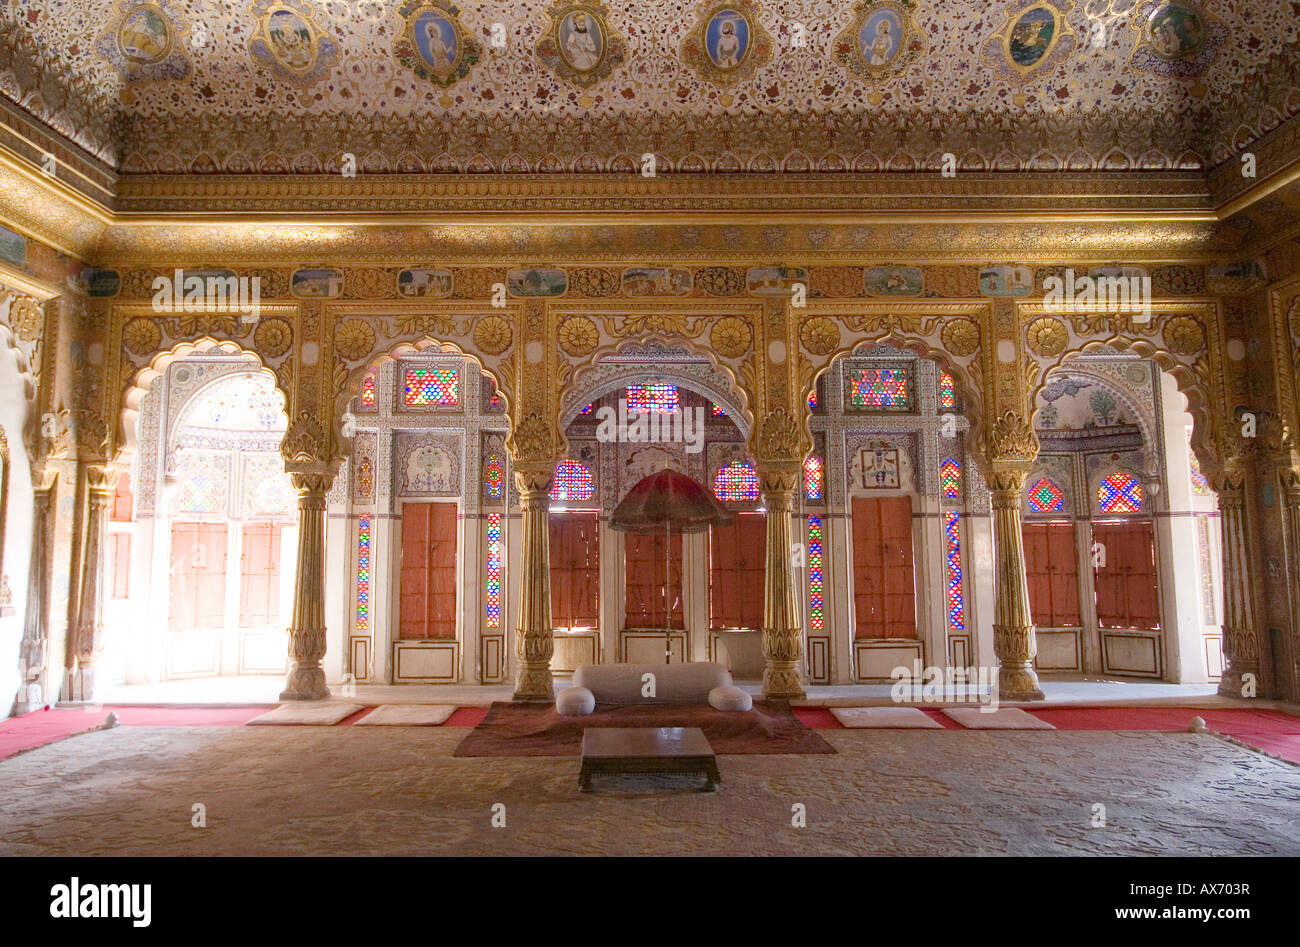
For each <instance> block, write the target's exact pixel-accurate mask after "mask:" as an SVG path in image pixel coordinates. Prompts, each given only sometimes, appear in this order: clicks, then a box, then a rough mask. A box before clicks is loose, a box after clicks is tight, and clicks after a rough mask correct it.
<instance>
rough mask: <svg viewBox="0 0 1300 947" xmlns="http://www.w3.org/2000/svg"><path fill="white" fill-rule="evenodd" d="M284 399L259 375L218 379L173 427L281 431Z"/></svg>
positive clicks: (271, 382)
mask: <svg viewBox="0 0 1300 947" xmlns="http://www.w3.org/2000/svg"><path fill="white" fill-rule="evenodd" d="M287 424H288V421H287V420H286V419H285V414H284V397H283V396H282V395H281V394H280V392H279V391H278V390H277V389H276V387H275V382H274V381H272V380H271V379H270V378H268V377H267V376H266V375H263V374H262V373H260V372H257V373H254V374H243V373H240V374H237V375H230V376H227V377H225V378H220V379H218V380H217V381H214V382H213V383H212V384H210V385H208V386H207V387H205V388H204V389H203V390H202V391H201V392H200V393H199V394H198V395H197V396H196V397H195V398H194V400H193V401H191V402H190V403H189V404H188V405H187V406H186V407H185V411H184V413H183V414H182V415H181V418H180V420H179V421H178V422H177V426H178V427H181V428H208V429H212V428H216V429H219V430H222V431H283V430H284V429H285V426H286V425H287Z"/></svg>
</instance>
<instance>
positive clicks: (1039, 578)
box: [1023, 523, 1079, 628]
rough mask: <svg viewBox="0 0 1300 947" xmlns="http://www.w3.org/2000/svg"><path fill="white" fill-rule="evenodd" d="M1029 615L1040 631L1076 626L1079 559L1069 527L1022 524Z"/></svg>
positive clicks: (1070, 527) (1077, 620)
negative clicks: (1042, 629) (1041, 629)
mask: <svg viewBox="0 0 1300 947" xmlns="http://www.w3.org/2000/svg"><path fill="white" fill-rule="evenodd" d="M1023 535H1024V540H1025V574H1026V576H1027V578H1028V579H1029V614H1030V615H1031V616H1032V617H1033V621H1034V624H1035V625H1038V626H1039V627H1042V628H1077V627H1078V626H1079V557H1078V548H1077V547H1076V546H1075V541H1074V524H1073V523H1025V524H1024V529H1023Z"/></svg>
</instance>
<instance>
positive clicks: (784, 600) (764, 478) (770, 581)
mask: <svg viewBox="0 0 1300 947" xmlns="http://www.w3.org/2000/svg"><path fill="white" fill-rule="evenodd" d="M758 474H759V481H760V484H761V486H762V491H763V505H764V506H765V507H766V508H767V564H766V568H765V569H764V570H763V661H764V667H763V696H765V697H779V698H785V699H790V698H796V697H804V696H806V695H805V693H804V689H803V625H802V623H801V622H800V621H799V606H798V599H797V598H796V596H797V595H798V594H799V573H798V572H797V570H796V569H795V567H794V562H793V557H792V556H791V546H792V544H793V542H794V536H793V533H792V531H791V529H790V516H791V515H792V514H793V512H794V491H795V485H796V483H797V482H798V477H799V469H798V467H797V466H796V467H791V466H790V465H788V464H783V465H780V466H766V465H762V464H760V465H759V470H758Z"/></svg>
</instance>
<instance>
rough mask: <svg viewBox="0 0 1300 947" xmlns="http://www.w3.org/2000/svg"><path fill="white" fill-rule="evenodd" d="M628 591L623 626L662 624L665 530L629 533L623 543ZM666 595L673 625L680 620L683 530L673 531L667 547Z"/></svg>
mask: <svg viewBox="0 0 1300 947" xmlns="http://www.w3.org/2000/svg"><path fill="white" fill-rule="evenodd" d="M624 576H625V580H626V589H627V594H626V596H625V598H626V606H627V607H626V609H625V615H624V618H623V626H624V627H625V628H663V627H664V617H665V616H664V611H665V609H664V534H663V533H650V534H648V535H642V534H639V533H628V534H627V542H626V545H625V547H624ZM668 595H669V600H670V601H671V602H672V603H673V612H672V627H673V628H685V627H686V624H685V622H684V621H683V620H682V534H681V533H673V539H672V545H671V546H670V547H669V574H668Z"/></svg>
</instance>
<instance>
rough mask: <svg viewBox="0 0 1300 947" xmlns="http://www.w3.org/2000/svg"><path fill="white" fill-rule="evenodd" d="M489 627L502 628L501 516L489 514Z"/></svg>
mask: <svg viewBox="0 0 1300 947" xmlns="http://www.w3.org/2000/svg"><path fill="white" fill-rule="evenodd" d="M487 539H488V546H487V548H488V555H487V626H488V627H489V628H500V627H501V514H500V513H489V514H488V530H487Z"/></svg>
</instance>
